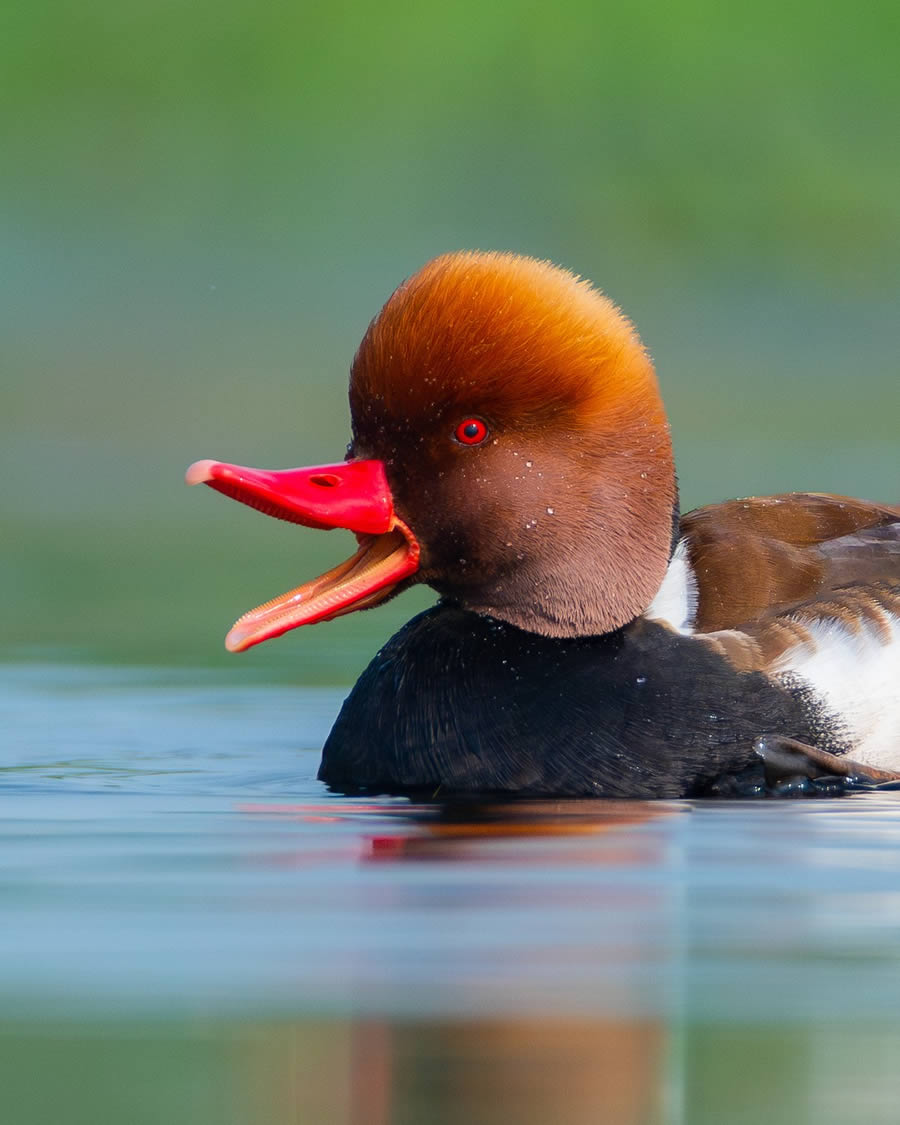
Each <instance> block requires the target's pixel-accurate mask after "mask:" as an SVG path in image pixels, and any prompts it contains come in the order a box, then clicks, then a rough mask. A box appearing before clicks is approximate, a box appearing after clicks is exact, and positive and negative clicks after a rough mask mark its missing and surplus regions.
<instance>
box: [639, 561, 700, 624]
mask: <svg viewBox="0 0 900 1125" xmlns="http://www.w3.org/2000/svg"><path fill="white" fill-rule="evenodd" d="M696 613H697V578H696V576H695V574H694V572H693V570H692V569H691V564H690V562H689V561H688V557H687V541H686V540H685V539H679V540H678V545H677V546H676V548H675V553H674V554H673V555H672V558H671V560H670V561H669V567H668V569H667V570H666V576H665V578H663V580H662V585H661V586H660V588H659V589H658V590H657V591H656V597H655V598H654V599H653V601H652V602H651V603H650V605H649V606H648V607H647V609H646V610H645V612H644V617H649V618H651V619H652V620H653V621H663V622H665V624H666V625H670V626H671V627H672V628H673V629H674V630H675V632H676V633H692V632H693V631H694V617H695V615H696Z"/></svg>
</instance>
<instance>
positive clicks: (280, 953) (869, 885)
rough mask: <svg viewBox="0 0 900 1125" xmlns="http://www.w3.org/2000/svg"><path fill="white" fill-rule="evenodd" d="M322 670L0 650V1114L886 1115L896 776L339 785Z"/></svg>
mask: <svg viewBox="0 0 900 1125" xmlns="http://www.w3.org/2000/svg"><path fill="white" fill-rule="evenodd" d="M4 677H5V681H6V686H5V687H4V682H3V681H4ZM338 703H339V700H338V698H337V696H336V694H328V693H323V692H308V691H297V690H294V691H288V690H286V689H285V690H277V691H276V690H273V689H255V688H252V687H247V686H245V687H243V688H241V689H240V690H239V691H235V690H227V689H225V688H223V687H221V686H217V685H214V684H208V685H206V686H204V687H203V688H202V689H201V688H198V687H197V685H196V684H194V683H185V682H183V681H182V680H180V679H179V678H178V677H177V676H173V675H169V674H164V675H160V676H158V677H157V678H156V679H155V680H154V679H152V678H151V677H150V676H149V674H147V673H144V672H141V673H135V672H132V673H127V674H126V673H116V672H110V671H109V670H108V669H107V670H91V669H85V668H81V669H75V670H65V669H56V670H54V671H53V672H52V674H51V673H48V672H47V671H46V670H41V669H38V668H20V669H11V670H10V669H7V670H6V671H5V672H3V670H2V669H0V711H2V712H3V715H4V722H5V727H4V734H6V735H8V738H7V743H6V745H5V747H4V750H5V755H4V761H3V763H2V773H0V777H2V779H3V787H2V789H0V894H2V901H3V907H4V916H3V924H2V926H0V1011H2V1022H0V1090H2V1091H3V1103H2V1104H3V1118H2V1119H3V1121H4V1123H5V1121H6V1119H7V1118H9V1120H10V1121H11V1122H15V1125H46V1122H48V1121H57V1120H65V1121H66V1122H67V1125H81V1123H82V1122H84V1125H88V1123H89V1125H97V1122H107V1121H109V1122H119V1121H127V1122H128V1123H129V1125H145V1123H146V1125H151V1123H152V1125H158V1123H159V1122H160V1121H173V1122H174V1121H189V1122H190V1125H213V1123H215V1125H231V1123H232V1122H233V1123H234V1125H246V1123H247V1122H253V1123H254V1125H269V1123H270V1122H271V1123H272V1125H297V1123H300V1125H307V1123H309V1125H320V1123H322V1125H330V1123H332V1122H334V1123H337V1125H359V1123H360V1122H366V1123H368V1122H372V1123H374V1125H382V1123H386V1122H391V1123H393V1122H399V1123H407V1122H409V1123H415V1125H428V1123H431V1122H437V1123H439V1125H440V1123H442V1122H445V1123H456V1122H459V1123H460V1125H463V1123H464V1125H480V1123H483V1125H493V1122H501V1121H503V1122H506V1121H511V1122H516V1123H520V1122H521V1123H525V1125H528V1123H529V1122H532V1121H533V1122H541V1123H543V1122H550V1123H554V1125H555V1123H556V1122H561V1123H563V1125H567V1123H569V1122H573V1123H575V1125H580V1122H582V1121H598V1122H613V1123H615V1122H619V1121H621V1122H628V1123H629V1125H630V1123H631V1122H634V1123H635V1125H638V1123H641V1125H644V1123H647V1125H657V1123H660V1125H661V1123H663V1122H664V1123H665V1125H669V1123H670V1122H671V1123H672V1125H730V1123H732V1122H733V1123H734V1125H760V1123H761V1122H765V1123H766V1125H781V1123H782V1122H783V1123H784V1125H806V1123H809V1125H847V1123H848V1122H853V1123H854V1125H855V1122H857V1121H859V1122H864V1123H865V1125H888V1123H890V1125H896V1121H897V1109H896V1107H897V1105H898V1104H900V1068H898V1067H897V1065H896V1059H897V1057H898V1054H900V1027H898V1020H897V1012H898V1011H900V866H898V863H897V859H896V857H897V855H898V846H900V795H898V794H896V793H877V794H876V793H871V794H864V795H860V796H854V797H850V798H846V799H843V800H838V801H816V802H805V803H803V802H801V803H794V802H774V801H757V802H748V803H741V802H718V803H717V802H697V803H690V802H679V803H663V802H653V803H639V802H589V801H584V802H512V803H504V804H464V805H460V804H456V805H452V806H439V805H411V804H410V803H409V802H407V801H403V800H397V799H391V800H380V799H379V800H348V799H336V798H332V797H330V796H329V795H328V794H327V793H326V792H325V791H324V789H323V788H322V786H320V785H319V784H318V783H317V782H316V781H315V769H316V766H317V763H318V752H317V749H316V748H317V746H318V745H320V744H321V739H322V737H324V731H325V730H327V727H328V724H329V723H330V720H331V716H332V715H333V712H334V709H335V708H336V707H337V706H338ZM301 723H305V727H304V729H303V730H302V731H298V726H299V724H301ZM300 745H305V746H306V747H307V751H306V752H303V751H302V750H300V749H298V746H300ZM73 1091H77V1096H76V1097H74V1098H73ZM10 1107H13V1108H12V1109H10Z"/></svg>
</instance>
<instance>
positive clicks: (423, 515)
mask: <svg viewBox="0 0 900 1125" xmlns="http://www.w3.org/2000/svg"><path fill="white" fill-rule="evenodd" d="M349 404H350V423H351V434H352V437H351V441H350V444H349V446H348V448H347V451H346V456H345V458H344V459H343V460H342V461H340V462H337V463H335V464H329V465H319V466H314V467H310V468H294V469H284V470H260V469H252V468H248V467H244V466H238V465H233V464H229V463H226V462H220V461H214V460H201V461H197V462H195V463H194V464H193V465H192V466H191V467H190V468H189V470H188V472H187V481H188V483H189V484H200V483H202V484H205V485H207V486H209V487H210V488H212V489H214V490H215V491H217V492H220V493H223V494H224V495H226V496H229V497H231V498H233V499H235V500H238V501H240V502H241V503H243V504H245V505H249V506H250V507H252V508H255V509H257V510H259V511H261V512H263V513H265V514H267V515H269V516H272V517H275V518H278V519H282V520H287V521H290V522H293V523H296V524H300V525H303V526H305V527H309V528H316V529H334V528H343V529H345V530H348V531H350V532H352V533H353V534H354V535H355V536H356V539H357V544H358V549H357V550H356V552H355V553H354V554H353V555H352V557H351V558H349V559H348V560H347V561H345V562H343V563H341V564H340V565H338V566H336V567H334V568H333V569H331V570H329V571H328V572H327V573H325V574H323V575H321V576H320V577H318V578H315V579H313V580H312V581H308V582H305V583H303V584H302V585H300V586H298V587H297V588H296V589H294V590H291V591H290V592H288V593H286V594H284V595H283V596H281V597H277V598H275V599H273V600H271V601H269V602H266V603H265V604H264V605H261V606H259V607H258V608H256V609H254V610H251V611H250V612H249V613H246V614H244V616H242V617H241V618H240V619H239V620H238V621H237V622H236V624H235V625H234V626H233V628H232V629H231V631H230V632H229V634H228V636H227V638H226V646H227V648H228V649H230V650H231V651H235V652H239V651H243V650H245V649H248V648H249V647H251V646H252V645H256V644H259V643H261V642H263V641H266V640H269V639H272V638H274V637H277V636H279V635H281V634H283V633H285V632H287V631H288V630H291V629H294V628H296V627H298V626H301V625H310V624H313V623H316V622H323V621H328V620H330V619H332V618H336V617H338V616H340V615H343V614H347V613H352V612H356V611H358V610H364V609H370V608H372V607H375V606H377V605H380V604H382V603H384V602H386V601H387V600H388V599H390V598H393V597H395V596H396V595H398V594H400V593H401V592H402V591H404V590H406V589H408V588H409V587H410V586H412V585H414V584H416V583H426V584H427V585H429V586H430V587H432V588H433V590H434V591H436V592H437V594H438V596H439V600H438V602H437V604H436V605H434V606H433V607H432V608H430V609H427V610H426V611H425V612H423V613H420V614H419V615H417V616H416V617H414V618H413V619H412V620H411V621H409V622H408V624H406V625H405V626H404V627H403V628H401V629H400V631H399V632H397V633H396V634H395V635H394V636H393V637H392V638H391V639H390V640H389V641H387V643H386V644H385V645H384V646H383V647H382V648H381V650H380V651H379V652H378V653H377V654H376V655H375V657H374V658H373V660H372V661H371V663H370V664H369V666H368V667H367V668H366V669H365V671H364V672H363V673H362V675H361V676H360V678H359V680H358V681H357V683H356V684H355V686H354V687H353V689H352V690H351V692H350V694H349V695H348V697H347V698H346V700H345V702H344V704H343V706H342V708H341V710H340V713H339V714H338V717H337V719H336V721H335V723H334V726H333V728H332V730H331V733H330V735H329V736H328V739H327V741H326V742H325V745H324V748H323V752H322V760H321V766H320V769H319V774H318V776H319V779H320V780H321V781H323V782H324V783H325V784H326V785H327V786H328V787H329V788H330V789H331V790H332V791H334V792H339V793H343V794H396V795H406V796H414V795H430V796H435V795H444V796H448V797H449V796H452V795H457V796H478V795H484V794H492V795H500V796H520V797H581V798H584V797H617V798H634V799H646V798H689V797H697V796H704V795H727V794H729V793H733V792H736V791H737V792H741V793H743V792H750V791H752V792H759V791H760V789H761V787H762V788H765V786H766V785H767V784H769V785H771V783H772V782H773V778H774V781H775V782H781V781H786V780H787V779H795V778H797V777H800V778H816V777H821V778H825V779H827V778H852V777H863V778H867V779H869V780H873V779H874V780H875V781H880V780H884V779H896V778H897V777H900V773H898V772H897V771H900V690H898V685H900V507H898V506H896V505H890V504H879V503H872V502H868V501H864V500H858V499H853V498H850V497H845V496H836V495H829V494H823V493H810V492H796V493H787V494H783V495H777V496H766V497H751V498H746V499H738V500H727V501H725V502H723V503H717V504H713V505H710V506H707V507H702V508H698V509H696V510H694V511H690V512H688V513H687V514H684V515H682V514H681V512H680V508H679V497H678V487H677V481H676V473H675V464H674V459H673V451H672V440H671V434H670V428H669V422H668V419H667V415H666V411H665V408H664V405H663V401H662V398H661V394H660V390H659V385H658V381H657V377H656V373H655V369H654V365H653V363H652V361H651V358H650V355H649V354H648V352H647V350H646V348H645V347H644V345H643V343H642V341H641V339H640V337H639V335H638V333H637V330H636V329H635V327H634V325H633V324H632V323H631V321H630V320H629V319H628V318H627V317H626V316H625V314H624V313H623V312H622V311H621V310H620V309H619V308H618V307H617V306H616V305H615V304H614V303H613V301H612V300H610V299H609V298H608V297H607V296H606V295H605V294H604V293H602V292H601V291H600V290H599V289H597V288H596V287H595V286H594V285H593V284H592V283H590V282H589V281H587V280H584V279H581V278H580V277H578V276H576V275H575V274H573V273H572V272H570V271H568V270H566V269H563V268H561V267H559V266H556V265H554V264H553V263H551V262H548V261H541V260H537V259H535V258H530V257H525V256H521V255H516V254H512V253H505V252H484V251H460V252H455V253H449V254H444V255H441V256H440V257H437V258H435V259H433V260H432V261H430V262H428V263H427V264H426V265H425V266H424V267H423V268H422V269H420V270H419V272H418V273H416V274H414V275H413V276H411V277H410V278H409V279H408V280H406V281H404V282H403V283H402V284H401V285H400V286H399V287H398V288H397V289H396V290H395V291H394V293H393V294H392V295H391V296H390V298H389V299H388V300H387V302H386V303H385V305H384V306H383V308H382V309H381V311H380V312H379V313H378V314H377V315H376V316H375V318H374V319H373V320H372V322H371V323H370V324H369V326H368V329H367V331H366V332H365V335H364V337H363V339H362V342H361V344H360V345H359V348H358V350H357V352H356V355H355V357H354V359H353V361H352V365H351V369H350V386H349Z"/></svg>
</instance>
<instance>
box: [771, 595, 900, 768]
mask: <svg viewBox="0 0 900 1125" xmlns="http://www.w3.org/2000/svg"><path fill="white" fill-rule="evenodd" d="M885 618H886V620H887V624H888V630H889V634H890V635H889V637H885V636H884V635H883V634H879V633H878V632H877V631H876V630H875V629H874V628H873V627H872V626H871V625H867V624H864V623H861V627H860V630H859V632H858V633H853V632H851V631H850V630H849V629H847V628H845V627H844V626H842V625H841V624H839V623H838V622H836V621H826V620H820V621H817V622H814V623H813V624H811V625H810V624H807V623H806V622H804V624H807V628H808V629H809V631H810V632H811V633H812V642H811V643H809V644H804V645H799V646H797V647H796V648H792V649H788V651H787V652H785V653H784V655H783V656H782V657H781V658H780V659H779V661H778V663H777V664H776V665H775V666H774V667H773V669H772V671H773V672H774V673H776V674H777V673H781V674H785V673H789V674H794V675H796V676H799V677H800V678H801V679H803V680H805V681H806V682H807V683H808V684H809V685H810V687H811V688H812V689H813V691H815V692H816V694H817V695H818V696H819V697H820V699H821V700H822V702H823V703H824V704H825V706H826V707H827V708H828V709H829V710H830V711H832V712H833V713H834V714H835V716H836V717H838V718H839V719H840V720H841V721H842V722H843V723H844V725H845V726H846V729H847V734H848V735H849V738H850V740H851V741H852V743H853V746H852V748H851V750H850V754H851V756H852V757H853V758H855V759H856V760H857V761H859V762H864V763H865V764H866V765H870V766H880V767H881V768H882V769H889V770H897V769H900V619H898V618H897V617H895V616H894V615H893V614H887V613H886V614H885Z"/></svg>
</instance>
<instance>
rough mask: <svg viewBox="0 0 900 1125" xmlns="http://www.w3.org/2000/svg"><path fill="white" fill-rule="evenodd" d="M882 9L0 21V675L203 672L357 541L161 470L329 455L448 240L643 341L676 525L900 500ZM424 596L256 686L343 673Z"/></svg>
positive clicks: (291, 653)
mask: <svg viewBox="0 0 900 1125" xmlns="http://www.w3.org/2000/svg"><path fill="white" fill-rule="evenodd" d="M898 24H900V17H898V10H897V8H896V5H894V4H891V3H884V2H876V3H872V4H868V5H865V6H863V7H856V6H851V5H849V4H846V3H845V4H829V5H824V6H823V5H818V4H813V3H811V2H809V0H803V2H801V3H797V4H793V5H783V4H774V3H771V2H769V3H760V4H755V5H751V6H747V5H731V4H725V5H722V4H715V3H712V2H708V0H704V2H699V0H692V2H685V3H680V4H675V5H666V4H662V3H660V2H648V0H644V2H638V3H634V4H628V5H613V4H596V3H575V2H567V3H563V4H561V5H557V6H550V5H541V6H538V5H529V4H512V3H508V2H506V3H500V4H497V5H485V4H476V3H473V2H465V3H457V4H451V5H445V6H423V5H416V4H412V3H398V2H385V3H382V4H379V5H360V4H346V3H332V4H329V5H316V4H309V3H301V4H287V3H283V2H278V3H263V4H251V3H249V2H248V0H220V2H218V3H215V4H213V3H210V2H208V0H200V2H197V3H192V4H185V3H174V2H172V0H142V2H140V3H137V2H135V0H116V2H115V3H114V2H112V0H82V3H79V4H75V3H71V2H55V3H52V4H51V3H47V2H46V0H34V2H29V3H25V2H24V0H12V3H8V4H5V5H3V8H2V11H0V73H2V75H3V89H4V94H3V99H2V102H0V120H2V136H0V141H2V151H3V154H4V155H3V163H4V174H3V177H2V180H0V204H2V206H0V215H2V218H0V240H2V247H0V263H2V265H0V363H2V372H3V378H2V391H0V394H2V407H0V469H2V472H3V475H4V482H5V486H6V487H5V488H4V489H3V490H2V492H0V529H2V530H0V534H2V543H3V549H2V553H0V621H2V626H0V629H2V632H0V653H2V654H3V655H4V656H6V657H13V658H16V657H22V656H38V657H46V656H48V655H49V656H56V655H58V656H61V657H65V658H72V657H75V658H86V659H106V660H110V659H115V660H122V659H125V660H132V661H191V662H193V661H197V662H202V663H215V662H217V661H220V660H225V659H231V660H234V659H237V658H227V657H225V655H224V654H223V653H221V636H222V635H223V634H224V631H225V629H226V628H227V626H228V624H230V620H231V619H232V618H233V617H234V616H237V614H238V613H240V612H242V611H243V610H244V609H246V608H248V607H249V606H250V605H253V604H256V603H257V602H259V601H261V600H263V599H265V598H267V597H269V596H272V595H274V594H275V593H277V592H280V591H281V590H283V589H286V588H288V587H290V586H292V585H295V584H296V583H297V582H298V581H301V580H302V579H303V578H305V577H308V576H310V575H311V574H312V573H314V572H316V571H317V569H319V568H322V567H324V566H326V565H329V564H331V563H332V562H334V561H336V560H337V559H339V558H341V557H343V556H344V554H346V553H347V552H348V549H349V545H350V544H349V537H347V536H342V535H341V533H336V534H335V535H333V536H319V535H317V534H314V533H312V532H304V531H302V530H299V529H296V528H291V527H285V526H283V525H270V524H269V523H268V522H267V521H265V520H261V519H259V517H257V516H255V514H254V513H250V512H247V511H242V510H239V509H237V508H236V507H233V506H229V505H226V504H225V503H224V501H221V500H219V499H218V498H216V497H212V496H211V495H209V494H207V493H206V492H205V491H203V492H201V491H193V492H188V491H187V490H185V489H183V488H182V486H181V484H180V477H181V472H182V470H183V468H184V466H185V465H186V464H187V463H188V462H189V461H191V460H193V459H195V458H197V457H201V456H215V457H221V458H223V459H226V460H233V461H239V462H241V461H242V462H245V463H248V464H258V465H269V466H279V465H290V464H304V463H314V462H315V461H317V460H331V459H337V458H339V457H340V456H341V455H342V452H343V446H344V442H345V440H346V419H345V409H346V408H345V382H346V370H347V367H348V364H349V361H350V358H351V356H352V353H353V350H354V348H355V346H356V343H357V342H358V340H359V337H360V335H361V333H362V331H363V329H364V327H365V324H366V322H367V320H368V319H369V317H370V316H371V315H373V314H374V313H375V312H376V311H377V309H378V307H379V306H380V304H381V303H382V301H383V300H384V299H385V297H386V296H387V295H388V293H389V292H390V291H391V289H392V288H393V287H394V286H395V285H396V284H397V283H398V282H399V281H400V280H401V279H402V278H403V277H404V276H406V275H408V274H409V273H411V272H412V271H413V270H415V269H416V268H418V266H419V265H420V264H421V263H422V262H423V261H424V260H426V259H427V258H429V257H431V256H432V255H434V254H436V253H439V252H441V251H443V250H447V249H452V248H456V247H460V246H480V247H484V248H491V247H496V248H508V249H514V250H519V251H522V252H526V253H533V254H537V255H539V256H544V257H550V258H553V259H555V260H557V261H560V262H562V263H564V264H566V265H568V266H570V267H572V268H574V269H576V270H577V271H579V272H581V273H583V274H585V275H587V276H589V277H591V278H592V279H593V280H595V281H596V282H597V283H598V284H599V285H600V286H601V287H603V288H604V289H606V290H607V291H608V292H609V293H610V294H611V295H612V296H613V297H614V298H615V299H616V300H618V301H619V302H620V303H621V304H622V305H623V306H624V307H625V308H626V310H627V311H628V312H629V313H630V315H631V316H632V317H633V318H634V320H635V321H636V323H637V324H638V326H639V328H640V329H641V331H642V334H643V335H644V338H645V340H646V341H647V342H648V344H649V346H650V348H651V350H652V352H653V353H654V355H655V357H656V359H657V363H658V367H659V371H660V376H661V379H662V382H663V387H664V391H665V393H666V397H667V401H668V403H669V406H670V411H671V415H672V420H673V427H674V430H675V435H676V443H677V448H678V452H679V457H680V466H681V480H682V486H683V492H684V499H685V502H686V505H690V504H693V503H699V502H703V501H706V500H713V499H717V498H721V497H722V496H725V495H729V494H735V493H737V494H750V493H754V492H766V491H771V490H780V489H790V488H814V489H820V490H832V491H842V492H849V493H858V494H864V495H865V494H868V495H871V496H872V497H873V498H882V499H890V498H893V499H897V497H898V495H900V486H898V473H897V460H898V459H897V430H898V420H900V391H898V385H900V380H898V378H897V374H898V363H897V355H898V338H900V331H898V326H897V323H896V307H897V305H896V301H897V295H898V289H900V285H898V281H900V272H898V261H900V256H898V250H900V192H898V191H897V184H898V182H900V132H898V130H897V128H896V116H897V106H898V104H900V35H898V31H900V26H898ZM425 600H427V596H426V595H425V594H422V595H406V596H404V597H403V598H402V599H399V600H398V601H397V602H395V603H392V604H391V605H389V606H387V607H385V608H383V609H381V610H379V611H377V612H376V613H373V614H360V615H355V616H351V617H349V618H345V619H343V620H341V621H338V622H335V623H332V624H329V625H326V626H323V627H321V628H320V629H311V630H300V631H299V632H298V633H294V634H292V635H291V636H290V637H288V638H286V639H284V640H282V641H280V642H278V643H277V644H274V645H269V646H262V648H261V649H259V650H256V651H254V652H252V653H250V654H248V655H247V656H246V657H243V658H241V659H243V660H244V661H245V662H246V666H247V667H248V669H249V668H256V669H258V670H259V671H260V674H264V675H267V676H268V675H286V676H290V677H294V678H302V679H313V678H317V679H322V680H337V681H344V680H349V679H351V678H352V677H353V675H354V674H355V672H356V671H357V670H358V668H359V667H361V665H362V664H363V663H364V662H365V660H366V658H367V657H368V655H370V654H371V652H372V650H373V649H374V647H375V645H376V644H377V643H378V642H379V640H380V639H382V638H383V637H385V636H387V635H388V634H389V633H390V632H391V631H392V629H393V628H395V627H396V625H397V624H398V623H399V622H400V621H402V620H403V619H405V618H406V617H407V616H408V615H409V614H410V613H411V612H412V611H413V609H414V608H415V607H417V606H419V605H421V604H424V602H425Z"/></svg>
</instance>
